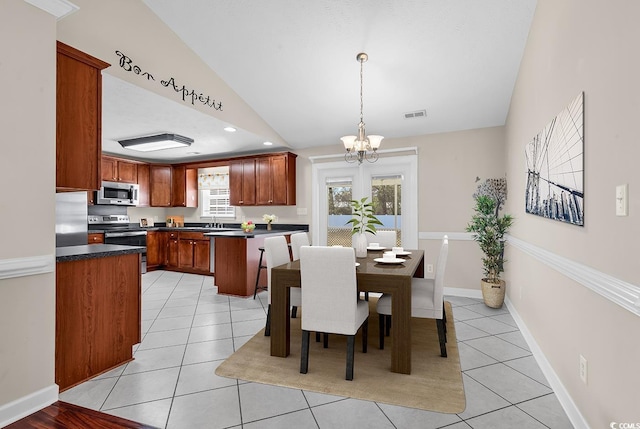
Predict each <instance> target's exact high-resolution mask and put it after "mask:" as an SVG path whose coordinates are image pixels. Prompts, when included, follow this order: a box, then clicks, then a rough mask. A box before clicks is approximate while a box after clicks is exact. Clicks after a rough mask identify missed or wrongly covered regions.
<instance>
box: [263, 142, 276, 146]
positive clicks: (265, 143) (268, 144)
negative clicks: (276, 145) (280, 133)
mask: <svg viewBox="0 0 640 429" xmlns="http://www.w3.org/2000/svg"><path fill="white" fill-rule="evenodd" d="M262 144H263V145H265V146H273V143H271V142H264V143H262Z"/></svg>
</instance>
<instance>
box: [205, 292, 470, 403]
mask: <svg viewBox="0 0 640 429" xmlns="http://www.w3.org/2000/svg"><path fill="white" fill-rule="evenodd" d="M375 303H376V299H375V298H372V299H371V300H370V303H369V305H370V317H369V339H368V341H369V347H368V351H367V353H362V339H361V338H360V334H358V336H357V338H356V354H355V363H354V379H353V381H347V380H345V379H344V377H345V370H346V351H347V346H346V337H344V336H342V335H330V336H329V348H327V349H325V348H323V347H322V342H319V343H316V342H315V339H314V338H315V336H314V335H313V334H312V335H311V342H310V343H311V344H310V350H309V372H308V373H307V374H300V343H301V336H302V334H301V330H300V315H298V317H297V318H296V319H291V354H290V355H289V356H288V357H287V358H280V357H274V356H271V355H270V344H269V337H265V336H264V330H261V331H260V332H258V333H257V334H256V335H255V336H254V337H253V338H252V339H250V340H249V341H248V342H247V343H246V344H245V345H243V346H242V347H241V348H240V349H239V350H238V351H237V352H235V353H234V354H233V355H231V356H230V357H229V358H228V359H227V360H225V361H224V362H223V363H222V364H220V365H219V366H218V368H217V369H216V374H217V375H219V376H222V377H229V378H237V379H241V380H247V381H253V382H256V383H263V384H272V385H276V386H283V387H291V388H295V389H302V390H309V391H313V392H319V393H325V394H329V395H337V396H343V397H350V398H356V399H363V400H367V401H375V402H381V403H385V404H391V405H400V406H403V407H410V408H418V409H423V410H429V411H435V412H440V413H460V412H462V411H464V409H465V395H464V387H463V384H462V372H461V370H460V356H459V354H458V347H457V342H456V333H455V327H454V324H453V318H452V311H451V305H450V304H449V303H448V302H447V303H445V305H446V311H447V355H448V357H446V358H443V357H440V345H439V343H438V333H437V329H436V322H435V320H433V319H417V318H412V319H411V323H412V324H411V331H412V356H411V362H412V371H411V374H410V375H407V374H396V373H393V372H391V371H390V367H391V355H390V353H391V344H392V338H391V337H386V338H385V349H384V350H380V349H379V348H378V315H377V313H376V311H375V308H376V307H375Z"/></svg>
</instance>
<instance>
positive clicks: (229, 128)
mask: <svg viewBox="0 0 640 429" xmlns="http://www.w3.org/2000/svg"><path fill="white" fill-rule="evenodd" d="M224 130H225V131H226V132H228V133H235V132H236V131H238V130H236V129H235V128H233V127H224Z"/></svg>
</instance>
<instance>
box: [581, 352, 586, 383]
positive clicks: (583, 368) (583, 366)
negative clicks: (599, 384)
mask: <svg viewBox="0 0 640 429" xmlns="http://www.w3.org/2000/svg"><path fill="white" fill-rule="evenodd" d="M580 378H581V379H582V382H583V383H584V384H587V359H586V358H585V357H584V356H582V355H580Z"/></svg>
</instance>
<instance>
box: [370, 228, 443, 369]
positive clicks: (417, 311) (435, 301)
mask: <svg viewBox="0 0 640 429" xmlns="http://www.w3.org/2000/svg"><path fill="white" fill-rule="evenodd" d="M448 254H449V238H448V237H447V236H446V235H445V236H444V238H443V239H442V245H441V246H440V255H439V256H438V264H437V266H436V272H435V278H434V279H420V278H418V279H411V317H420V318H425V319H436V326H437V328H438V340H439V341H440V356H442V357H447V347H446V343H447V331H446V313H445V309H444V271H445V268H446V266H447V255H448ZM376 308H377V311H378V324H379V327H380V349H381V350H382V349H384V337H385V333H386V335H389V326H390V324H391V295H387V294H383V295H382V296H381V297H380V298H379V299H378V303H377V306H376ZM385 325H386V326H385Z"/></svg>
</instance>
